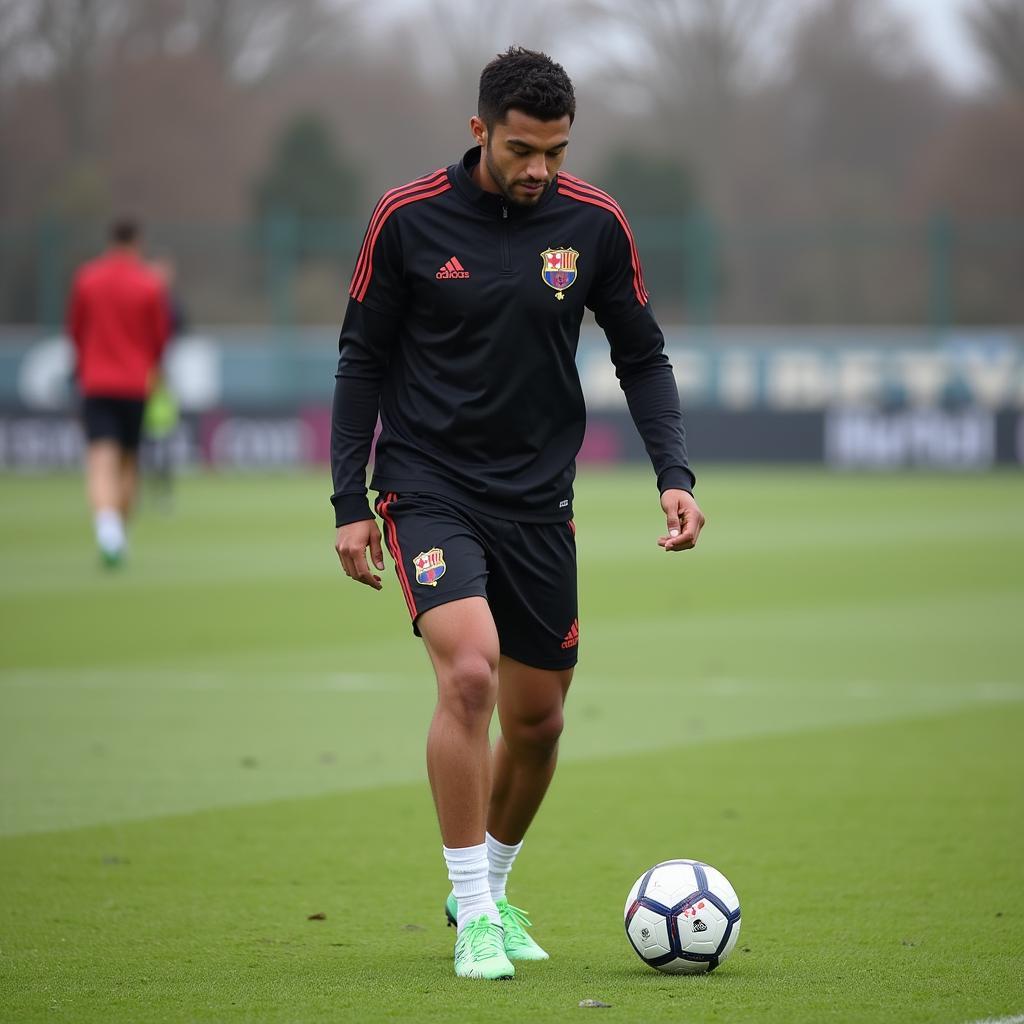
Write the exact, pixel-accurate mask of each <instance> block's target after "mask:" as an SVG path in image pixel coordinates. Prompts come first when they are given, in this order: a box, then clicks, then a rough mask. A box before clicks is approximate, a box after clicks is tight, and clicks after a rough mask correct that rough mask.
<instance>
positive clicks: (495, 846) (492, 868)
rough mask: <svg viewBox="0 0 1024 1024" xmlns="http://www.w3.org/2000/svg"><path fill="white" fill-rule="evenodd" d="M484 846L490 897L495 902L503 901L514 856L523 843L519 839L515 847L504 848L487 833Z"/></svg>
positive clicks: (503, 845)
mask: <svg viewBox="0 0 1024 1024" xmlns="http://www.w3.org/2000/svg"><path fill="white" fill-rule="evenodd" d="M484 845H485V846H486V847H487V884H488V885H489V886H490V888H491V896H492V898H494V899H495V900H503V899H504V898H505V886H506V885H507V884H508V873H509V872H510V871H511V870H512V862H513V861H514V860H515V859H516V854H517V853H519V851H520V850H521V849H522V848H523V841H522V840H521V839H520V840H519V842H518V843H516V845H515V846H506V845H505V844H504V843H499V842H498V840H497V839H495V838H494V836H492V835H491V833H490V832H488V833H487V842H486V843H485V844H484Z"/></svg>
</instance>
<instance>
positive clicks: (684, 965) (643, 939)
mask: <svg viewBox="0 0 1024 1024" xmlns="http://www.w3.org/2000/svg"><path fill="white" fill-rule="evenodd" d="M625 918H626V921H625V924H626V932H627V935H628V936H629V941H630V944H631V945H632V946H633V949H634V950H635V951H636V953H637V955H638V956H639V957H640V958H641V959H642V960H643V961H644V962H645V963H647V964H648V965H650V966H651V967H654V968H656V969H657V970H659V971H664V972H666V973H669V974H700V973H704V972H707V971H713V970H714V969H715V968H716V967H717V966H718V965H719V963H721V961H722V960H723V959H725V957H727V956H728V955H729V954H730V953H731V952H732V950H733V948H734V947H735V945H736V941H737V939H738V937H739V923H740V908H739V900H738V898H737V896H736V892H735V890H734V889H733V888H732V886H731V885H730V883H729V881H728V879H726V878H725V876H724V875H723V874H722V873H721V872H720V871H717V870H716V869H715V868H712V867H710V866H709V865H707V864H704V863H703V862H701V861H693V860H683V859H680V860H672V861H663V862H661V863H660V864H655V865H654V867H652V868H651V869H650V870H648V871H646V872H644V874H643V875H641V876H640V878H638V879H637V881H636V882H635V883H634V884H633V886H632V888H631V889H630V892H629V896H628V897H627V900H626V905H625ZM659 920H660V921H663V922H665V930H664V932H662V930H661V928H659V927H657V923H658V921H659Z"/></svg>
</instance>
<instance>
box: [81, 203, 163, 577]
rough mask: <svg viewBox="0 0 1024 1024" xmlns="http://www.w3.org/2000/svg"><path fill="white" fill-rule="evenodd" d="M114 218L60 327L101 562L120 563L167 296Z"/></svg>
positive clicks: (133, 231)
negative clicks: (78, 404)
mask: <svg viewBox="0 0 1024 1024" xmlns="http://www.w3.org/2000/svg"><path fill="white" fill-rule="evenodd" d="M140 238H141V229H140V226H139V224H138V222H137V221H136V220H134V219H133V218H130V217H121V218H119V219H118V220H116V221H115V222H114V224H113V225H112V227H111V231H110V244H109V247H108V249H107V251H106V252H105V253H104V254H103V255H102V256H99V257H97V258H96V259H94V260H91V261H90V262H88V263H86V264H85V265H84V266H83V267H81V268H80V269H79V270H78V272H77V273H76V274H75V278H74V282H73V284H72V288H71V299H70V302H69V304H68V315H67V328H68V334H69V336H70V338H71V341H72V344H73V345H74V349H75V377H76V380H77V383H78V388H79V391H80V392H81V395H82V420H83V426H84V429H85V437H86V463H85V473H86V490H87V494H88V500H89V505H90V507H91V509H92V513H93V522H94V527H95V532H96V543H97V545H98V546H99V550H100V556H101V559H102V561H103V564H104V565H106V566H108V567H114V566H117V565H120V564H121V561H122V560H123V558H124V554H125V548H126V543H127V538H126V528H127V522H128V519H129V517H130V515H131V511H132V508H133V506H134V504H135V497H136V493H137V490H138V451H139V442H140V439H141V433H142V416H143V411H144V409H145V405H146V399H147V397H148V396H149V394H150V392H151V390H152V387H153V382H154V378H155V372H156V369H157V367H158V366H159V362H160V356H161V353H162V352H163V350H164V346H165V345H166V344H167V340H168V338H169V336H170V330H171V315H170V307H169V304H168V299H167V292H166V289H165V287H164V284H163V282H162V281H161V280H160V278H159V276H158V275H157V274H156V273H154V272H153V270H152V268H150V267H149V266H148V265H147V264H146V263H145V262H144V261H143V259H142V255H141V252H140Z"/></svg>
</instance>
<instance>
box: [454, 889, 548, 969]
mask: <svg viewBox="0 0 1024 1024" xmlns="http://www.w3.org/2000/svg"><path fill="white" fill-rule="evenodd" d="M497 905H498V913H499V914H500V915H501V925H502V928H504V929H505V955H506V956H507V957H508V958H509V960H548V959H550V957H549V956H548V954H547V952H546V951H545V950H543V949H541V947H540V946H538V945H537V943H536V942H534V941H533V939H532V938H530V935H529V933H528V932H527V930H526V929H527V928H529V927H531V922H530V919H529V918H528V917H527V916H526V911H525V910H520V909H519V908H518V907H513V906H512V905H511V904H510V903H509V901H508V900H506V899H500V900H498V901H497ZM444 913H445V917H446V918H447V919H448V926H449V927H454V926H455V924H456V922H457V920H458V916H459V904H458V901H457V900H456V899H455V893H453V892H452V893H449V894H448V899H447V900H446V901H445V905H444Z"/></svg>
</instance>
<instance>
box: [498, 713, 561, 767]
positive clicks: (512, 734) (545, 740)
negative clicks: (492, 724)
mask: <svg viewBox="0 0 1024 1024" xmlns="http://www.w3.org/2000/svg"><path fill="white" fill-rule="evenodd" d="M564 725H565V719H564V718H563V716H562V709H561V708H560V707H559V708H553V709H552V710H551V711H549V712H547V713H546V714H543V715H538V716H536V717H532V718H525V719H519V720H517V721H516V722H514V723H512V724H511V727H510V728H508V729H505V728H503V729H502V732H503V735H504V737H505V743H506V744H507V745H508V746H509V748H510V749H512V750H515V751H518V752H520V753H522V754H524V755H528V756H535V757H537V756H539V757H548V756H550V755H551V754H552V753H554V751H555V748H556V747H557V746H558V740H559V738H560V737H561V735H562V729H563V727H564Z"/></svg>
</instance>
